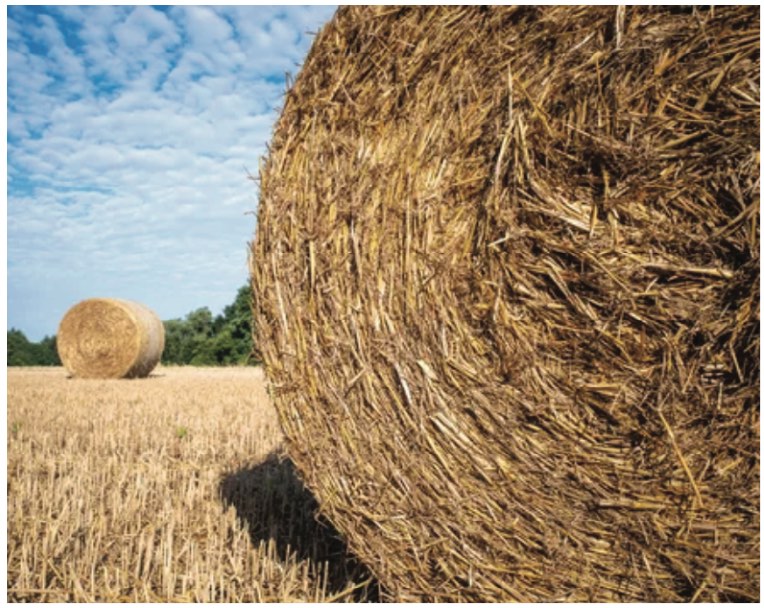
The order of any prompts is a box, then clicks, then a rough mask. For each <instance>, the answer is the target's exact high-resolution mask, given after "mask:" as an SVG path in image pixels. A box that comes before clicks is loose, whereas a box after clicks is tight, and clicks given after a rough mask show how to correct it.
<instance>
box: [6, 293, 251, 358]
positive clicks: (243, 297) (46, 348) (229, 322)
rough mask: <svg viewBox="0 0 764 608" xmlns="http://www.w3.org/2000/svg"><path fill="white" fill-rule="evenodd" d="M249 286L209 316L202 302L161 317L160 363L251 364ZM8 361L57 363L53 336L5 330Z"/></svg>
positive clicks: (209, 313) (207, 309) (54, 337)
mask: <svg viewBox="0 0 764 608" xmlns="http://www.w3.org/2000/svg"><path fill="white" fill-rule="evenodd" d="M250 293H251V292H250V288H249V285H244V286H243V287H241V288H240V289H239V291H238V292H237V294H236V298H235V299H234V301H233V302H232V303H231V304H229V305H228V306H226V307H225V308H224V309H223V312H222V314H220V315H217V316H213V315H212V313H211V312H210V309H209V308H207V307H206V306H205V307H203V308H198V309H197V310H194V311H192V312H190V313H188V314H187V315H186V316H185V317H184V318H183V319H170V320H169V321H163V324H164V336H165V346H164V352H163V353H162V363H163V364H164V365H253V364H256V363H258V362H259V361H258V360H257V358H256V357H255V356H254V355H253V342H252V312H251V308H250ZM8 365H9V366H12V365H61V359H60V358H59V356H58V351H57V350H56V336H46V337H44V338H43V339H42V340H41V341H40V342H30V341H29V340H28V339H27V337H26V336H25V335H24V332H22V331H21V330H18V329H10V330H8Z"/></svg>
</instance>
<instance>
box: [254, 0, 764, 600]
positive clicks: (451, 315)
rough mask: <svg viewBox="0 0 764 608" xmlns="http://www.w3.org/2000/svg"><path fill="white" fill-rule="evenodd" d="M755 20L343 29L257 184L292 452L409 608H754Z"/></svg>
mask: <svg viewBox="0 0 764 608" xmlns="http://www.w3.org/2000/svg"><path fill="white" fill-rule="evenodd" d="M759 72H760V62H759V9H758V7H754V6H748V7H733V6H725V7H720V6H717V7H713V8H709V7H697V8H681V7H679V8H677V7H645V6H639V7H626V8H624V7H618V8H616V7H572V6H571V7H567V6H566V7H549V6H545V7H528V6H524V7H494V8H478V7H445V8H443V7H441V8H422V7H419V8H417V7H407V8H398V7H389V6H385V7H376V8H368V7H367V8H358V7H353V8H343V9H341V10H339V11H338V13H337V14H336V16H335V18H334V19H333V20H332V21H331V22H330V23H329V24H328V25H327V26H326V27H325V28H324V29H323V30H322V31H321V33H320V34H319V35H318V37H317V38H316V40H315V43H314V45H313V48H312V49H311V51H310V53H309V55H308V58H307V60H306V62H305V65H304V67H303V68H302V71H301V72H300V74H299V75H298V78H297V80H296V82H295V84H294V86H293V87H292V89H291V90H290V91H289V93H288V95H287V96H286V99H285V104H284V108H283V111H282V114H281V117H280V119H279V121H278V123H277V127H276V130H275V133H274V136H273V139H272V142H271V144H270V150H269V155H268V157H267V159H266V160H265V162H264V164H263V166H262V167H261V171H260V192H261V194H260V208H259V216H258V228H257V234H256V237H255V240H254V243H253V255H252V275H253V290H254V297H255V316H256V330H257V336H258V340H259V344H260V347H261V349H262V353H263V356H264V361H265V365H266V371H267V374H268V377H269V379H270V382H271V384H272V388H273V393H274V397H275V403H276V406H277V408H278V411H279V414H280V419H281V424H282V425H283V428H284V431H285V433H286V435H287V437H288V441H289V451H290V454H291V456H292V458H293V460H294V462H295V463H296V465H297V467H298V469H299V470H300V472H301V474H302V475H303V476H304V478H305V481H306V483H307V485H308V486H309V487H310V488H311V489H312V490H313V491H314V492H315V494H316V496H317V498H318V500H319V502H320V504H321V506H322V509H323V512H324V513H325V515H326V516H327V517H328V518H329V519H330V520H331V521H332V522H333V523H334V524H335V525H336V527H337V528H338V529H339V530H340V531H341V532H342V533H344V535H345V536H346V538H347V541H348V543H349V546H350V548H351V549H352V550H353V551H355V552H356V554H357V555H358V556H359V557H360V558H361V559H362V560H364V561H365V562H366V563H367V564H368V565H369V566H370V568H371V569H372V570H373V572H374V573H375V574H376V576H377V577H378V578H379V581H380V583H381V586H382V588H383V590H384V592H385V593H386V594H387V595H386V597H389V598H392V599H398V600H403V601H405V600H473V601H480V600H485V601H491V600H563V599H565V600H643V601H650V600H669V601H681V600H689V599H695V600H701V601H703V600H705V601H711V600H744V599H750V600H755V599H758V598H759V567H760V558H759V136H760V135H759V133H760V131H759V128H760V125H759Z"/></svg>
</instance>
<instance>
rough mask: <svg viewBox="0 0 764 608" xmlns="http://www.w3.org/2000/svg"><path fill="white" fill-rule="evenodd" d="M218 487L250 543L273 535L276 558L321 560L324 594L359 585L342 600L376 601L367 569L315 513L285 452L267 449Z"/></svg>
mask: <svg viewBox="0 0 764 608" xmlns="http://www.w3.org/2000/svg"><path fill="white" fill-rule="evenodd" d="M219 492H220V498H221V500H222V502H223V505H224V506H226V507H228V506H232V507H234V509H235V510H236V516H237V518H238V519H239V521H240V522H241V523H242V524H244V525H246V527H247V528H248V530H249V536H250V539H251V541H252V544H253V546H255V547H257V546H259V545H260V543H261V542H266V543H267V542H268V541H271V540H272V541H273V543H274V546H275V549H276V551H277V554H278V557H279V559H281V560H287V559H288V557H289V554H290V553H291V554H293V555H294V556H296V557H297V559H299V560H306V559H310V560H311V561H312V562H313V563H314V564H322V563H323V564H325V565H326V577H327V594H328V595H332V594H337V593H340V592H342V591H343V590H344V589H347V588H348V587H349V586H353V585H359V588H358V589H357V590H356V591H355V592H354V594H353V595H352V596H350V597H347V598H346V599H350V600H351V601H356V602H361V601H372V602H377V601H379V588H378V585H377V582H376V581H375V580H374V578H373V576H372V574H371V573H370V572H369V570H368V569H367V568H366V567H365V566H364V565H363V564H362V563H361V562H360V561H359V560H358V559H357V558H356V557H355V556H354V555H353V554H352V553H350V551H349V550H348V547H347V545H346V544H345V542H344V540H343V539H342V536H341V535H340V533H339V532H338V531H337V530H336V529H335V528H334V526H332V525H331V524H330V523H329V522H328V521H326V520H325V519H323V518H322V517H320V516H319V515H318V502H317V501H316V498H315V497H314V496H313V494H312V492H311V491H310V490H309V489H308V488H306V487H305V485H304V484H303V483H302V481H301V480H300V477H299V476H298V474H297V471H296V469H295V466H294V463H293V462H292V461H291V460H290V459H289V458H288V457H285V456H284V455H282V454H281V453H278V452H272V453H271V454H269V455H268V457H267V458H266V459H265V460H264V461H263V462H261V463H259V464H257V465H255V466H252V467H248V468H244V469H241V470H239V471H234V472H233V473H230V474H227V475H225V476H224V477H223V478H222V479H221V481H220V485H219ZM365 581H368V584H363V583H364V582H365Z"/></svg>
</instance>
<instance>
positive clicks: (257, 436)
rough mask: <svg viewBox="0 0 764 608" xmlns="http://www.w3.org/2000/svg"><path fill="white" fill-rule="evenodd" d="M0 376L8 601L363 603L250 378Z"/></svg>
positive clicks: (223, 371)
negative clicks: (4, 404)
mask: <svg viewBox="0 0 764 608" xmlns="http://www.w3.org/2000/svg"><path fill="white" fill-rule="evenodd" d="M7 379H8V390H7V395H8V409H7V433H8V435H7V449H8V471H7V472H8V505H7V506H8V530H7V532H8V546H7V557H8V599H9V601H14V602H93V601H100V602H119V601H126V602H170V601H205V602H206V601H213V602H229V601H231V602H252V601H257V602H265V601H290V602H299V601H312V602H319V601H332V600H351V601H361V600H364V599H374V596H375V594H376V591H375V589H374V583H373V581H371V580H370V577H369V575H368V572H366V571H365V570H364V568H363V567H362V566H360V565H359V564H357V563H356V562H355V561H354V560H353V558H352V556H350V555H348V554H347V550H346V548H345V546H344V544H343V543H342V541H341V539H340V538H339V536H338V535H337V533H336V532H335V531H334V530H333V529H332V528H331V527H330V526H329V525H327V524H323V523H319V522H317V520H316V503H315V500H314V499H313V497H312V495H311V494H310V492H309V491H308V490H306V489H305V488H304V487H303V486H302V484H301V482H300V480H299V478H298V477H297V475H296V474H295V471H294V469H293V468H292V465H291V463H290V461H289V460H288V459H285V458H284V457H283V455H282V453H281V449H282V448H281V446H282V440H283V438H282V435H281V432H280V430H279V426H278V421H277V417H276V413H275V411H274V410H273V407H272V406H271V404H270V402H269V400H268V397H267V394H266V390H265V386H264V382H263V375H262V371H261V370H260V369H258V368H214V369H213V368H184V367H180V368H174V367H160V368H158V369H157V370H155V371H154V373H153V374H152V375H151V376H150V377H149V378H147V379H143V380H78V379H71V378H68V377H67V373H66V371H65V370H63V369H62V368H9V369H8V376H7Z"/></svg>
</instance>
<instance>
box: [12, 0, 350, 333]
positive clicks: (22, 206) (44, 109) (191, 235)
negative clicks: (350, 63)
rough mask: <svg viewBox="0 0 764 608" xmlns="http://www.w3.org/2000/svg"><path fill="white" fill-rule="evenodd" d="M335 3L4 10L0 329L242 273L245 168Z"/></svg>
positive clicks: (45, 326) (222, 298)
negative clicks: (4, 241)
mask: <svg viewBox="0 0 764 608" xmlns="http://www.w3.org/2000/svg"><path fill="white" fill-rule="evenodd" d="M334 10H335V7H333V6H313V7H298V6H288V7H265V6H250V7H243V6H241V7H240V6H231V7H218V6H211V7H204V6H185V7H181V6H170V7H161V8H157V7H150V6H94V7H78V6H52V7H40V6H9V7H8V21H7V39H8V45H7V61H8V70H7V76H8V114H7V119H8V123H7V125H8V133H7V136H8V140H7V141H8V188H7V198H8V205H7V230H8V283H7V285H8V300H7V303H8V327H9V328H11V327H15V328H17V329H21V330H22V331H24V333H25V334H26V335H27V337H29V338H30V339H31V340H39V339H41V338H42V337H43V336H44V335H52V334H54V333H55V332H56V328H57V325H58V322H59V321H60V319H61V317H62V316H63V315H64V313H65V312H66V311H67V309H68V308H69V307H70V306H72V305H73V304H75V303H76V302H78V301H79V300H82V299H85V298H89V297H120V298H127V299H133V300H137V301H140V302H143V303H144V304H146V305H148V306H149V307H150V308H153V309H154V310H155V311H156V312H157V314H158V315H159V316H160V318H162V319H171V318H177V317H183V316H185V314H186V313H188V312H190V311H191V310H194V309H196V308H199V307H202V306H208V307H209V308H210V309H211V310H212V312H213V313H215V314H217V313H219V312H221V311H222V309H223V307H224V306H225V305H227V304H229V303H230V302H231V301H232V300H233V298H234V296H235V294H236V291H237V289H238V288H239V287H240V286H242V285H244V284H245V282H246V280H247V244H248V242H249V241H250V240H251V239H252V236H253V234H254V229H255V223H256V222H255V217H254V215H252V214H253V213H254V212H255V211H256V208H257V185H256V184H255V183H254V182H253V181H251V180H249V179H248V178H247V175H248V173H249V174H252V175H256V174H257V169H258V159H259V158H260V157H261V155H262V154H263V153H264V151H265V144H266V142H267V141H268V139H269V137H270V134H271V131H272V128H273V125H274V121H275V119H276V117H277V115H278V110H279V107H280V104H281V103H282V101H283V94H284V90H285V80H284V74H285V73H286V72H289V73H290V74H292V75H295V74H296V73H297V72H298V71H299V65H300V64H301V63H302V61H303V60H304V58H305V55H306V53H307V51H308V49H309V47H310V44H311V42H312V40H313V33H315V32H316V31H318V30H319V29H320V28H321V26H322V25H323V24H324V23H326V21H328V20H329V19H330V18H331V16H332V14H333V13H334Z"/></svg>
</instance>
